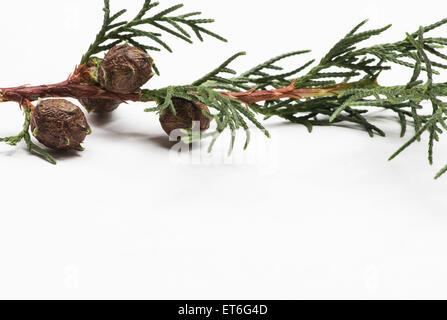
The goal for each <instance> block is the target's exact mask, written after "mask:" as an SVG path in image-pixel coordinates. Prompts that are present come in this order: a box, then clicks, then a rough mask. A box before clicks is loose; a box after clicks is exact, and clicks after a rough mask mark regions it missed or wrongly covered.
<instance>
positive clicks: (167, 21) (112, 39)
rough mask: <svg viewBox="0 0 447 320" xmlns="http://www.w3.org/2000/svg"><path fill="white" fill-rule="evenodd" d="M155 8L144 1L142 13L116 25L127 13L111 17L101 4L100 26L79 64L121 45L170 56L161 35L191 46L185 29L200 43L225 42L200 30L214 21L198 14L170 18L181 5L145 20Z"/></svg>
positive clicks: (149, 0) (106, 0) (148, 0)
mask: <svg viewBox="0 0 447 320" xmlns="http://www.w3.org/2000/svg"><path fill="white" fill-rule="evenodd" d="M159 4H160V3H159V2H153V1H152V0H145V1H144V5H143V7H142V9H141V10H140V11H139V12H138V14H137V15H136V16H135V17H134V18H133V19H132V20H130V21H118V18H120V17H121V16H122V15H123V14H124V13H126V11H127V10H125V9H124V10H121V11H118V12H117V13H115V14H113V15H111V11H110V0H104V22H103V25H102V27H101V30H100V31H99V33H98V34H97V36H96V39H95V41H94V42H93V43H92V44H91V46H90V47H89V49H88V50H87V52H86V53H85V54H84V55H83V57H82V59H81V64H83V63H86V62H87V61H88V60H89V58H90V57H92V56H94V55H96V54H99V53H102V52H106V51H108V50H110V49H111V48H112V47H114V46H115V45H118V44H120V43H123V42H128V43H130V44H132V45H134V46H136V47H139V48H141V49H143V50H146V51H148V50H152V51H160V50H161V49H160V47H162V48H164V49H166V50H167V51H169V52H172V49H171V47H170V46H169V45H168V44H167V43H166V42H165V41H164V40H163V34H162V33H161V32H163V33H165V34H169V35H171V36H174V37H176V38H179V39H182V40H183V41H186V42H188V43H192V35H191V34H190V32H188V31H187V28H189V29H191V30H192V32H193V33H194V34H195V35H196V37H197V38H198V39H199V40H200V41H203V37H204V35H208V36H211V37H214V38H216V39H219V40H221V41H225V42H226V41H227V40H226V39H224V38H223V37H221V36H219V35H218V34H216V33H214V32H212V31H210V30H209V29H207V28H206V27H204V25H206V24H210V23H213V22H214V20H213V19H201V18H197V16H199V15H201V12H191V13H186V14H180V15H171V14H173V13H174V12H176V11H178V10H179V9H180V8H182V7H183V4H178V5H175V6H172V7H170V8H167V9H165V10H162V11H160V12H158V13H156V14H154V15H152V16H147V14H148V13H149V12H150V11H151V10H153V9H154V8H156V7H158V5H159ZM143 27H151V28H152V29H156V30H158V32H153V31H148V30H145V29H142V28H143ZM139 38H141V39H145V40H148V41H149V42H150V43H153V44H150V45H147V44H144V43H142V42H141V41H140V40H139Z"/></svg>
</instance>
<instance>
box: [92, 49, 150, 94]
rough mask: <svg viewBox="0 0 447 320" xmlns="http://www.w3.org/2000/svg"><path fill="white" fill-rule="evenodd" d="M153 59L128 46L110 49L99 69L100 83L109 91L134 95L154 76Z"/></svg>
mask: <svg viewBox="0 0 447 320" xmlns="http://www.w3.org/2000/svg"><path fill="white" fill-rule="evenodd" d="M152 62H153V60H152V58H151V57H150V56H149V55H148V54H147V53H146V52H144V51H143V50H141V49H139V48H137V47H132V46H129V45H127V44H124V45H118V46H115V47H113V48H112V49H110V51H109V52H108V53H107V54H106V56H105V57H104V60H103V61H102V63H101V66H100V67H99V72H98V81H99V83H100V84H101V86H102V87H103V88H105V89H106V90H108V91H111V92H115V93H122V94H129V93H134V92H135V91H137V90H138V89H139V88H140V87H141V86H143V85H144V84H145V83H146V82H148V81H149V79H150V78H152V76H153V75H154V74H153V72H152Z"/></svg>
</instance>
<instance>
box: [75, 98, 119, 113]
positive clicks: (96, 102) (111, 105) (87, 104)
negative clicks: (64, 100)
mask: <svg viewBox="0 0 447 320" xmlns="http://www.w3.org/2000/svg"><path fill="white" fill-rule="evenodd" d="M79 102H80V103H81V104H82V105H83V106H84V108H85V109H86V110H87V111H88V112H94V113H101V114H103V113H109V112H112V111H114V110H115V109H116V108H118V106H119V105H120V104H121V101H116V100H109V99H95V98H82V99H79Z"/></svg>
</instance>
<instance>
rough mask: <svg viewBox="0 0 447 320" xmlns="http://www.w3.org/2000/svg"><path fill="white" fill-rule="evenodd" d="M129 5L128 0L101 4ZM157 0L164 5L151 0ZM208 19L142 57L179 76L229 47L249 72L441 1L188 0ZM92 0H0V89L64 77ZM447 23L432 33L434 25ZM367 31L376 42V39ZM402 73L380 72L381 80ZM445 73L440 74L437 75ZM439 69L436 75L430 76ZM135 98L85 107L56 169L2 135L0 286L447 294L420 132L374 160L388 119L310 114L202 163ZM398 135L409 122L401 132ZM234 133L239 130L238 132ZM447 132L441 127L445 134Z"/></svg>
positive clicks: (437, 191)
mask: <svg viewBox="0 0 447 320" xmlns="http://www.w3.org/2000/svg"><path fill="white" fill-rule="evenodd" d="M111 2H112V7H113V8H114V9H115V10H117V9H121V8H123V7H128V9H129V10H130V11H131V12H132V13H135V12H136V11H137V10H138V9H139V6H140V3H142V1H121V0H112V1H111ZM161 2H162V6H163V7H166V6H167V5H170V4H174V3H177V2H176V1H168V0H162V1H161ZM184 2H185V5H186V9H185V10H188V11H195V10H197V9H199V10H202V11H203V12H204V13H205V16H207V17H213V18H216V19H217V22H216V23H215V24H214V26H213V30H215V31H217V32H219V33H220V34H223V35H224V36H225V37H227V38H228V39H229V40H230V42H229V43H228V44H225V43H221V42H218V41H216V40H214V39H211V38H207V40H206V42H205V43H203V44H202V43H196V44H195V45H193V46H191V45H187V44H184V43H182V42H180V41H176V40H172V39H171V40H170V43H171V44H172V47H173V48H174V49H175V53H173V54H169V53H165V52H163V53H155V54H154V58H155V59H156V62H157V64H158V66H159V68H160V69H161V71H162V77H159V78H156V79H154V80H152V81H151V82H150V83H148V85H147V87H150V88H158V87H162V86H165V85H172V84H187V83H191V82H192V81H194V80H195V79H197V78H198V77H200V76H202V75H203V74H204V73H205V72H208V71H209V70H211V69H212V68H214V67H215V66H217V65H218V64H220V63H221V62H222V61H223V60H224V59H226V58H227V57H229V56H230V55H232V54H234V53H235V52H238V51H241V50H246V51H248V54H249V55H248V56H247V57H244V58H241V59H240V60H239V61H238V62H237V63H236V64H235V67H237V68H238V69H239V70H241V71H245V70H246V69H248V68H249V67H251V66H253V65H254V64H257V63H260V62H263V61H264V60H266V59H268V58H270V57H272V56H275V55H278V54H281V53H283V52H288V51H293V50H299V49H313V53H312V54H311V55H309V56H307V57H301V58H299V59H298V60H297V61H295V62H294V63H293V64H291V65H290V66H289V67H293V66H295V65H296V64H295V63H299V62H305V61H307V60H308V59H309V58H310V57H311V56H313V57H315V58H319V57H321V56H322V55H323V54H324V53H325V52H326V51H327V50H328V49H329V48H330V47H331V46H332V45H333V44H334V43H335V42H336V41H337V40H338V39H339V38H340V37H341V36H343V35H344V34H346V33H347V31H349V30H350V29H351V28H352V27H353V26H354V25H355V24H357V23H358V22H360V21H361V20H363V19H364V18H370V24H369V26H370V27H373V28H376V27H381V26H383V25H385V24H388V23H393V24H394V27H393V29H391V31H388V32H387V33H386V34H385V35H384V36H383V37H382V38H381V41H382V42H385V41H397V40H401V39H402V38H403V37H404V34H405V32H407V31H408V32H412V31H415V30H416V29H417V27H418V26H419V25H427V24H430V23H432V22H435V21H437V20H440V19H441V18H443V17H444V16H443V14H444V15H445V12H447V10H446V9H447V5H446V4H445V3H444V2H443V1H424V7H425V8H429V9H424V8H420V7H419V6H412V5H409V3H408V1H369V3H368V4H365V2H361V1H347V0H345V1H342V0H340V1H327V2H326V1H325V2H323V1H319V2H316V1H291V0H276V1H273V2H272V1H264V0H258V1H236V0H227V1H209V0H195V1H192V0H185V1H184ZM101 8H102V1H100V0H95V1H87V0H84V1H56V0H53V1H50V0H45V1H43V0H41V1H24V0H15V1H7V2H5V3H3V5H2V10H1V11H0V27H1V30H2V53H1V58H2V59H1V60H0V70H1V71H0V75H1V77H0V87H8V86H16V85H21V84H27V83H29V84H42V83H53V82H58V81H61V80H63V79H65V78H66V77H67V76H68V74H69V73H70V72H71V71H72V70H73V69H74V67H75V65H76V63H78V62H79V60H80V57H81V55H82V53H83V52H84V51H85V50H86V48H87V47H88V45H89V44H90V43H91V42H92V41H93V38H94V36H95V34H96V32H97V30H98V29H99V26H100V23H101V22H102V12H101ZM446 30H447V29H446V28H443V29H442V30H439V31H437V33H438V34H439V35H440V36H444V37H445V36H446V32H447V31H446ZM375 41H377V40H375ZM408 77H409V74H408V72H403V71H401V69H398V72H395V73H393V72H391V73H390V72H388V73H384V74H383V75H382V76H381V78H380V79H379V80H380V82H381V83H382V84H399V83H404V81H406V80H407V79H408ZM441 80H442V79H441ZM445 80H446V77H444V79H443V81H445ZM148 106H149V105H144V104H137V103H135V104H134V103H130V104H128V105H127V106H126V105H124V106H122V107H120V109H119V110H118V111H117V112H115V113H114V114H113V115H112V116H111V117H109V118H107V119H100V118H97V117H95V116H89V122H90V124H91V125H92V127H93V130H94V133H93V135H92V136H90V137H88V139H87V140H86V144H85V147H87V150H86V151H85V152H83V153H75V154H69V155H63V154H56V157H57V159H58V160H59V164H58V165H57V166H52V165H49V164H47V163H46V162H44V161H42V160H40V159H39V158H36V157H32V156H30V155H28V153H27V152H26V151H25V150H24V146H23V145H20V146H19V147H18V148H12V147H9V146H5V145H2V146H0V177H1V180H0V297H1V298H137V299H139V298H160V299H169V298H180V299H186V298H191V299H195V298H202V299H203V298H209V299H214V298H222V299H226V298H233V299H239V298H249V299H256V298H259V299H279V298H282V299H297V298H342V299H343V298H360V299H363V298H365V299H366V298H373V299H375V298H447V292H446V291H447V289H446V287H447V274H446V270H447V254H446V241H447V210H446V208H447V190H446V187H447V177H444V179H441V180H440V181H437V182H435V181H433V179H432V178H433V176H434V174H435V173H436V171H437V169H439V168H441V167H442V166H443V165H444V163H445V162H446V161H447V149H446V148H445V143H442V142H441V144H439V145H437V146H436V153H437V155H436V165H435V167H429V166H428V164H427V161H426V158H427V155H426V147H427V143H426V141H425V140H424V142H423V143H421V144H418V145H414V146H413V147H411V148H410V149H409V150H408V151H407V152H405V153H404V154H403V155H402V156H401V157H399V158H398V159H396V160H395V161H394V162H391V163H390V162H387V157H388V156H389V155H390V154H392V153H393V152H394V151H395V150H396V149H397V148H398V147H399V146H400V145H401V144H402V143H404V142H405V140H402V139H400V138H399V129H400V128H399V126H398V124H397V123H396V122H395V121H394V120H393V119H392V120H386V119H382V118H383V117H382V116H383V114H381V113H378V114H376V116H377V119H376V121H377V123H378V124H380V125H381V126H382V127H384V128H385V129H386V132H387V134H388V137H387V138H386V139H384V138H380V137H376V138H375V139H371V138H369V137H368V135H367V134H366V133H364V132H362V131H359V130H356V129H354V128H349V127H346V126H344V127H343V126H337V127H330V128H316V129H315V132H314V133H312V134H308V133H307V130H306V128H304V127H301V126H297V125H291V124H287V123H284V122H282V121H279V120H269V121H268V122H267V126H268V128H269V129H270V130H271V132H272V135H273V138H272V139H270V140H267V139H264V138H263V137H262V136H255V138H254V141H253V145H252V146H251V148H250V150H249V151H247V152H245V153H244V151H242V150H241V144H242V142H243V141H240V142H239V144H238V145H237V148H236V151H235V153H234V156H233V157H232V158H226V157H224V154H225V151H226V148H227V146H228V136H226V137H223V138H222V139H221V140H220V143H219V144H218V145H217V147H216V152H215V153H214V154H213V155H211V156H204V157H203V158H202V159H201V161H199V163H196V162H197V161H196V160H197V159H196V160H194V163H191V161H189V162H188V161H187V160H186V161H185V159H183V160H181V161H178V160H179V159H177V158H175V157H172V156H171V153H170V151H169V148H170V146H172V143H170V142H169V141H168V140H167V137H166V136H165V135H164V133H163V131H162V130H161V128H160V126H159V123H158V119H157V116H156V115H153V114H146V113H143V109H144V108H145V107H148ZM0 119H1V120H0V121H1V126H0V128H1V129H0V135H1V136H7V135H12V134H15V133H17V132H18V131H20V126H21V125H22V116H21V113H20V111H19V110H18V107H17V105H15V104H12V103H7V104H2V105H1V108H0ZM410 133H411V131H410ZM242 138H243V133H241V140H242ZM444 142H445V141H444Z"/></svg>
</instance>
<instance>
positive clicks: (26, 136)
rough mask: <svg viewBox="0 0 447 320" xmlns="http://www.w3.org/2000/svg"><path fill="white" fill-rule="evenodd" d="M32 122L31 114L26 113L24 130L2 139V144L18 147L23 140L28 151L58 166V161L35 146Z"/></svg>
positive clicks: (0, 140)
mask: <svg viewBox="0 0 447 320" xmlns="http://www.w3.org/2000/svg"><path fill="white" fill-rule="evenodd" d="M30 121H31V112H30V111H29V110H26V111H25V122H24V124H23V130H22V131H21V132H20V133H19V134H18V135H16V136H12V137H6V138H0V142H5V143H7V144H9V145H11V146H16V145H17V144H18V143H19V142H21V141H22V140H24V141H25V143H26V145H27V148H28V151H30V152H35V153H37V154H38V155H39V156H41V157H42V158H44V159H45V160H47V161H48V162H50V163H52V164H56V159H54V158H53V156H51V155H50V154H49V153H48V152H46V151H45V150H43V149H42V148H40V147H39V146H37V145H35V144H34V143H33V142H32V141H31V135H30V133H29V131H30Z"/></svg>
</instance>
